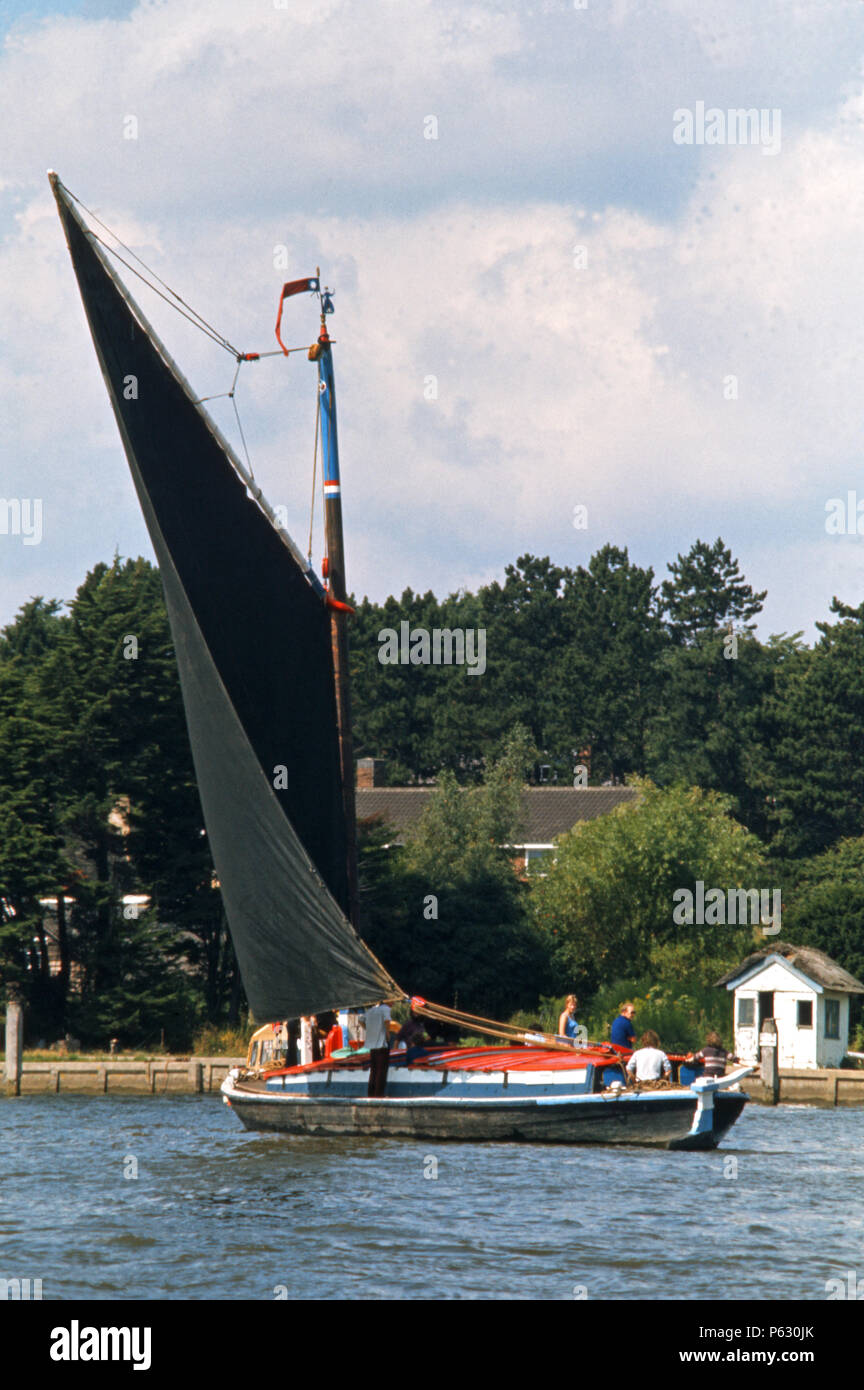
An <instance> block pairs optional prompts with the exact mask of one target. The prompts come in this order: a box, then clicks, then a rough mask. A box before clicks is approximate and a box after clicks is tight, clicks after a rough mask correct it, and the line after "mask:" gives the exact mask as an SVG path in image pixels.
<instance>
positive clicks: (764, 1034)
mask: <svg viewBox="0 0 864 1390" xmlns="http://www.w3.org/2000/svg"><path fill="white" fill-rule="evenodd" d="M759 1049H760V1061H761V1064H762V1085H763V1086H764V1087H765V1103H766V1105H776V1104H777V1103H778V1101H779V1099H780V1058H779V1055H778V1054H779V1050H780V1049H779V1048H778V1046H777V1024H776V1023H775V1022H774V1019H773V1018H766V1019H765V1020H764V1021H763V1023H762V1027H761V1029H760V1031H759Z"/></svg>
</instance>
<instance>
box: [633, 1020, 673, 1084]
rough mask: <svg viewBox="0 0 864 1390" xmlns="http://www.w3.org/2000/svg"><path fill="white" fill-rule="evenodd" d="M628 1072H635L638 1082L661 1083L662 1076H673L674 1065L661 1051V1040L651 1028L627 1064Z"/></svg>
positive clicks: (640, 1040)
mask: <svg viewBox="0 0 864 1390" xmlns="http://www.w3.org/2000/svg"><path fill="white" fill-rule="evenodd" d="M627 1071H628V1072H629V1074H630V1075H631V1076H632V1075H633V1074H634V1072H635V1074H636V1080H637V1081H659V1080H660V1077H661V1076H666V1077H669V1076H671V1075H672V1063H671V1062H670V1061H669V1058H668V1057H667V1056H666V1053H665V1052H661V1051H660V1039H659V1038H658V1036H657V1034H656V1033H655V1032H654V1031H653V1029H651V1028H647V1029H646V1030H645V1032H644V1033H643V1034H642V1037H641V1038H640V1039H639V1047H638V1048H637V1050H636V1051H635V1052H634V1053H633V1055H632V1056H631V1058H630V1060H629V1061H628V1063H627Z"/></svg>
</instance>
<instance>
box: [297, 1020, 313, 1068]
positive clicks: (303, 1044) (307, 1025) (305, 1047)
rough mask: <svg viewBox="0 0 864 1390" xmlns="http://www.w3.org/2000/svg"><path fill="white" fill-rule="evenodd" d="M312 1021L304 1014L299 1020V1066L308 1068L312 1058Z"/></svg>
mask: <svg viewBox="0 0 864 1390" xmlns="http://www.w3.org/2000/svg"><path fill="white" fill-rule="evenodd" d="M312 1027H313V1025H312V1020H311V1018H307V1017H306V1015H305V1014H304V1015H303V1016H302V1017H301V1019H300V1065H301V1067H308V1066H309V1065H310V1063H311V1062H312V1060H313V1057H312Z"/></svg>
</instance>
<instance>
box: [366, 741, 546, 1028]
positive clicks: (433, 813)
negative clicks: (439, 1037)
mask: <svg viewBox="0 0 864 1390" xmlns="http://www.w3.org/2000/svg"><path fill="white" fill-rule="evenodd" d="M531 751H532V750H531V745H530V742H529V741H526V738H525V735H524V732H523V734H522V735H521V737H517V738H515V739H513V740H512V741H511V744H510V747H509V748H508V750H507V752H506V753H505V755H504V757H503V758H502V759H501V760H500V761H499V763H498V764H497V765H496V766H495V767H494V768H493V769H492V771H491V774H490V778H489V782H488V784H487V785H486V786H484V787H482V788H476V789H465V788H462V787H460V786H459V784H458V783H457V781H456V779H455V777H454V776H453V774H452V773H446V772H445V773H443V774H442V776H441V778H440V779H439V783H438V786H437V787H436V789H435V791H434V793H433V795H432V797H431V799H430V803H429V805H428V807H427V808H426V811H425V812H424V815H423V817H422V820H421V823H420V825H419V827H418V829H417V830H416V831H415V833H414V834H413V835H411V837H410V839H409V841H408V843H407V845H406V846H405V847H404V848H402V849H398V848H397V849H390V850H386V851H385V850H384V849H383V845H384V844H385V843H386V842H387V840H388V838H389V836H388V832H387V830H386V828H384V827H382V826H381V825H380V824H379V825H377V826H368V825H367V826H366V827H364V833H363V836H362V838H361V856H360V860H361V884H362V888H361V903H362V905H363V917H362V919H361V932H362V934H363V936H364V938H365V940H366V941H367V942H368V944H369V946H370V947H371V948H372V950H373V951H375V953H376V955H379V956H380V957H381V959H382V960H383V961H384V963H385V964H386V966H387V968H388V970H390V971H391V972H392V973H393V975H394V977H395V978H396V979H397V980H399V982H400V983H401V984H402V985H403V986H404V987H405V988H406V989H408V990H410V991H411V992H413V993H418V994H422V995H424V996H425V997H427V998H429V999H431V1000H434V1001H436V1002H437V1003H441V1004H447V1005H451V1006H458V1007H459V1008H462V1009H467V1010H469V1011H472V1012H477V1013H481V1014H484V1015H486V1016H489V1017H502V1016H504V1017H506V1016H507V1015H508V1014H509V1013H511V1012H512V1011H513V1009H515V1008H517V1007H519V1006H520V1005H521V1004H533V1003H535V1001H536V999H537V996H538V994H539V993H540V992H541V991H542V989H543V987H544V985H545V983H546V974H545V967H546V959H545V950H544V945H543V942H542V941H541V939H540V937H539V934H538V933H537V931H536V930H535V929H534V927H533V925H532V923H531V921H530V919H529V916H528V913H527V903H526V892H527V889H526V885H524V884H522V883H520V881H519V880H518V879H517V877H516V875H515V873H514V871H513V868H512V865H511V863H510V861H509V858H508V855H507V851H506V849H505V848H504V846H505V845H506V844H507V843H512V842H513V841H514V838H515V837H516V836H517V830H516V817H517V814H518V812H517V809H516V808H517V807H518V805H519V792H520V790H521V786H522V781H523V775H524V773H523V769H524V763H525V760H526V758H530V755H531Z"/></svg>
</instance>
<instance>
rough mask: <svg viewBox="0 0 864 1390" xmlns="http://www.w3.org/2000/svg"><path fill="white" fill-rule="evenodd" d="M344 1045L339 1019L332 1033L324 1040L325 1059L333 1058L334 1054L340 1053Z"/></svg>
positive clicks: (331, 1030)
mask: <svg viewBox="0 0 864 1390" xmlns="http://www.w3.org/2000/svg"><path fill="white" fill-rule="evenodd" d="M344 1045H345V1044H344V1043H343V1041H342V1029H341V1028H340V1026H339V1020H338V1018H337V1019H336V1022H335V1023H334V1024H333V1027H332V1028H331V1029H330V1032H329V1033H328V1034H327V1037H326V1038H325V1039H324V1056H325V1058H327V1057H332V1056H333V1053H334V1052H338V1051H339V1049H340V1048H341V1047H344Z"/></svg>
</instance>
